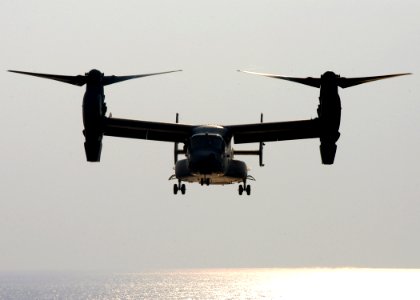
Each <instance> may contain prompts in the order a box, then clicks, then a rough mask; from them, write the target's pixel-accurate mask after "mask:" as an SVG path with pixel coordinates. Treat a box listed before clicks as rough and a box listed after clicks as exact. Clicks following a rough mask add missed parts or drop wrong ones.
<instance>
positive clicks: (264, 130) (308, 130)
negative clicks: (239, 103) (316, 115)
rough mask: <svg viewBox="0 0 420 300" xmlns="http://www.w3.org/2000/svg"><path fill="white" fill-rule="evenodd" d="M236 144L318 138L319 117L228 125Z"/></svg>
mask: <svg viewBox="0 0 420 300" xmlns="http://www.w3.org/2000/svg"><path fill="white" fill-rule="evenodd" d="M226 127H227V128H229V130H230V131H231V133H232V135H233V138H234V141H235V144H243V143H256V142H275V141H286V140H297V139H310V138H318V137H319V136H320V124H319V119H313V120H304V121H290V122H273V123H255V124H244V125H231V126H226Z"/></svg>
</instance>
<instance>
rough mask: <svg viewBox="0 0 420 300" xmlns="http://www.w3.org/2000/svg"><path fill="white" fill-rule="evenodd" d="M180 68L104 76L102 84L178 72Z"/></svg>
mask: <svg viewBox="0 0 420 300" xmlns="http://www.w3.org/2000/svg"><path fill="white" fill-rule="evenodd" d="M180 71H182V70H174V71H167V72H159V73H149V74H140V75H128V76H114V75H112V76H104V79H103V84H104V85H109V84H113V83H117V82H121V81H125V80H130V79H135V78H141V77H146V76H153V75H161V74H167V73H173V72H180Z"/></svg>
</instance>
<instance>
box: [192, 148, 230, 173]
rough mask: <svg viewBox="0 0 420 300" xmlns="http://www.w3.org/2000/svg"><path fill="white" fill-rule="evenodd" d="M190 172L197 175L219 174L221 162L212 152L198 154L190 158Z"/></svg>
mask: <svg viewBox="0 0 420 300" xmlns="http://www.w3.org/2000/svg"><path fill="white" fill-rule="evenodd" d="M189 167H190V170H191V171H192V172H194V173H199V174H211V173H216V172H221V170H222V161H221V159H220V158H219V159H218V156H217V154H216V153H214V152H207V151H206V152H198V153H194V154H193V155H191V157H190V161H189Z"/></svg>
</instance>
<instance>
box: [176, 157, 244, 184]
mask: <svg viewBox="0 0 420 300" xmlns="http://www.w3.org/2000/svg"><path fill="white" fill-rule="evenodd" d="M247 176H248V168H247V166H246V164H245V163H244V162H243V161H240V160H232V161H230V164H229V167H228V168H227V171H226V172H225V173H213V174H193V173H192V172H191V171H190V170H189V168H188V161H187V160H186V159H183V160H179V161H178V162H177V163H176V165H175V177H176V178H177V179H179V180H181V181H185V182H191V183H193V182H198V183H201V182H206V180H209V182H210V184H219V185H224V184H232V183H239V182H243V181H244V179H246V178H247Z"/></svg>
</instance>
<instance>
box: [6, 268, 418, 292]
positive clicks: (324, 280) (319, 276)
mask: <svg viewBox="0 0 420 300" xmlns="http://www.w3.org/2000/svg"><path fill="white" fill-rule="evenodd" d="M419 282H420V270H392V269H351V268H350V269H195V270H171V271H153V272H139V273H116V274H103V273H97V274H86V273H36V272H32V273H0V299H18V300H19V299H184V300H185V299H217V300H218V299H293V300H301V299H302V300H303V299H323V300H325V299H327V300H328V299H340V300H347V299H348V300H350V299H381V300H384V299H385V300H386V299H404V300H407V299H408V300H411V299H413V300H414V299H420V287H419Z"/></svg>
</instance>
